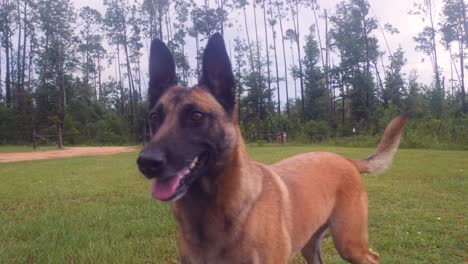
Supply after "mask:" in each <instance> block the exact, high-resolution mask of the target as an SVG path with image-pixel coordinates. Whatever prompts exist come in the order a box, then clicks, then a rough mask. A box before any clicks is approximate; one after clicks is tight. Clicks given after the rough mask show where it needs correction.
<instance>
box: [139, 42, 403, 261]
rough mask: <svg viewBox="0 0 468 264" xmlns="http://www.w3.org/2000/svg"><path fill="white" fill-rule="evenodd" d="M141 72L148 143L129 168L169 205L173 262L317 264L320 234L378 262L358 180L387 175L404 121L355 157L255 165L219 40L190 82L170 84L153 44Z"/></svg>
mask: <svg viewBox="0 0 468 264" xmlns="http://www.w3.org/2000/svg"><path fill="white" fill-rule="evenodd" d="M149 73H150V81H149V91H148V94H149V102H150V110H149V122H150V130H151V140H150V141H149V143H147V144H146V146H145V147H144V148H143V150H142V151H141V153H140V155H139V157H138V160H137V163H138V167H139V169H140V171H141V172H142V173H143V174H144V176H146V177H147V178H150V179H152V180H153V184H152V195H153V197H154V198H155V199H158V200H162V201H172V203H171V206H172V211H173V213H174V215H175V218H176V220H177V223H178V227H179V253H180V262H181V263H183V264H202V263H203V264H208V263H216V264H219V263H233V264H239V263H249V264H254V263H271V264H278V263H287V261H288V260H289V259H291V258H292V257H293V256H294V255H295V254H296V253H298V252H299V251H301V252H302V254H303V256H304V258H305V259H306V260H307V263H322V259H321V257H320V245H321V242H322V239H323V237H324V235H325V233H326V231H327V230H330V232H331V234H332V236H333V240H334V243H335V246H336V248H337V250H338V251H339V253H340V255H341V256H342V257H343V258H344V259H345V260H348V261H350V262H352V263H378V262H379V255H378V254H377V253H375V252H373V251H372V250H371V249H369V248H368V246H367V240H368V238H367V194H366V192H365V190H364V186H363V184H362V182H361V175H360V173H378V172H382V171H384V170H385V169H387V168H388V166H389V165H390V163H391V161H392V158H393V156H394V154H395V152H396V150H397V148H398V145H399V142H400V137H401V134H402V129H403V127H404V125H405V123H406V121H407V118H408V117H407V115H400V116H398V117H396V118H395V119H393V120H392V121H391V122H390V124H389V125H388V127H387V128H386V129H385V132H384V135H383V139H382V141H381V143H380V145H379V146H378V148H377V150H376V151H375V153H374V154H372V155H371V156H370V157H369V158H367V159H365V160H350V159H346V158H344V157H341V156H339V155H336V154H332V153H325V152H318V153H305V154H300V155H297V156H294V157H291V158H288V159H286V160H283V161H280V162H278V163H275V164H273V165H265V164H261V163H259V162H256V161H254V160H252V159H251V158H250V157H249V154H248V153H247V150H246V147H245V144H244V140H243V138H242V135H241V132H240V129H239V125H238V120H237V119H238V117H237V115H236V113H237V111H236V103H235V82H234V76H233V73H232V69H231V64H230V61H229V57H228V55H227V52H226V48H225V44H224V41H223V39H222V37H221V35H219V34H215V35H214V36H212V37H211V38H210V39H209V41H208V44H207V47H206V49H205V52H204V54H203V61H202V74H201V78H200V81H199V83H198V85H196V86H194V87H191V88H187V87H182V86H179V85H178V84H177V77H176V70H175V64H174V60H173V57H172V54H171V52H170V51H169V49H168V48H167V47H166V45H165V44H164V43H162V42H161V41H159V40H154V41H153V43H152V45H151V54H150V65H149Z"/></svg>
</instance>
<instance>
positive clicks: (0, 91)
mask: <svg viewBox="0 0 468 264" xmlns="http://www.w3.org/2000/svg"><path fill="white" fill-rule="evenodd" d="M1 62H2V45H1V43H0V102H1V101H2V100H3V88H2V80H3V78H2V63H1Z"/></svg>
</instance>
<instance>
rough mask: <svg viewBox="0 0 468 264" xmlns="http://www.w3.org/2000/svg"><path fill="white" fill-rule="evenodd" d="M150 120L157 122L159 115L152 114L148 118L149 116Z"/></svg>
mask: <svg viewBox="0 0 468 264" xmlns="http://www.w3.org/2000/svg"><path fill="white" fill-rule="evenodd" d="M149 118H150V120H151V121H153V122H155V121H158V120H159V115H158V114H156V113H152V114H151V115H150V116H149Z"/></svg>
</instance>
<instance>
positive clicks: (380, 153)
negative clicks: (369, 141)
mask: <svg viewBox="0 0 468 264" xmlns="http://www.w3.org/2000/svg"><path fill="white" fill-rule="evenodd" d="M410 116H411V113H410V112H405V113H403V114H401V115H399V116H397V117H395V118H394V119H393V120H392V121H390V123H389V124H388V125H387V127H386V128H385V131H384V134H383V137H382V140H381V141H380V144H379V146H378V147H377V149H376V150H375V152H374V153H373V154H372V155H370V156H369V157H368V158H367V159H364V160H353V161H352V162H353V163H354V164H355V165H356V167H357V168H358V170H359V172H361V173H382V172H384V171H385V170H387V169H388V168H389V167H390V165H391V164H392V160H393V156H394V155H395V152H396V151H397V149H398V145H400V139H401V135H402V133H403V128H404V127H405V124H406V122H407V121H408V119H409V117H410Z"/></svg>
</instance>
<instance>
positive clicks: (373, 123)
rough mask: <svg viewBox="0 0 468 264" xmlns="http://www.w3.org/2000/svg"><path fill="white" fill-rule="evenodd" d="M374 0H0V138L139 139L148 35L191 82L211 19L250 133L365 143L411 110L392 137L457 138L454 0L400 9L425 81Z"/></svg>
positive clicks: (410, 142) (463, 119)
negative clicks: (326, 0) (408, 19)
mask: <svg viewBox="0 0 468 264" xmlns="http://www.w3.org/2000/svg"><path fill="white" fill-rule="evenodd" d="M372 2H373V1H368V0H344V1H342V2H338V4H337V5H336V6H335V7H334V8H333V9H326V8H323V7H322V6H321V1H320V0H282V1H280V0H203V1H202V0H197V1H193V0H102V5H103V7H104V9H102V10H101V8H96V7H95V6H84V7H80V8H76V7H75V5H74V2H73V1H71V0H0V43H1V45H0V144H31V145H32V144H33V142H37V144H45V143H49V144H57V145H58V146H59V147H62V145H77V144H89V145H94V144H96V145H110V144H137V143H141V142H144V140H145V139H146V134H147V132H146V131H147V129H146V127H147V125H146V120H147V116H146V112H147V107H148V105H147V98H146V94H147V93H146V90H147V86H148V84H147V82H148V80H147V79H148V77H147V64H148V52H147V50H148V45H149V43H150V42H151V40H152V39H155V38H159V39H162V40H163V41H164V42H166V43H167V45H168V47H169V48H170V50H171V51H172V53H173V55H174V58H175V62H176V67H177V74H178V80H179V83H180V84H181V85H186V86H192V85H195V84H196V83H197V80H198V78H199V75H200V58H201V56H202V53H203V48H204V45H205V43H206V40H207V39H208V37H209V36H211V35H212V34H214V33H216V32H220V33H221V34H223V35H225V36H226V37H227V36H229V40H227V41H226V45H227V46H228V47H229V55H230V58H231V63H232V68H233V70H234V74H235V76H236V82H237V97H238V98H237V101H238V106H239V107H238V111H239V113H238V114H239V120H240V125H241V129H242V131H243V134H244V137H245V138H246V139H247V140H248V141H249V142H258V143H262V142H267V141H270V140H272V138H273V137H272V135H275V134H276V133H277V132H278V131H286V132H287V133H288V140H289V141H293V142H307V143H319V142H326V143H331V144H340V145H349V144H357V145H361V146H367V145H369V146H371V145H372V146H373V145H374V144H375V143H376V142H378V138H379V135H378V134H379V133H382V130H383V128H384V126H385V124H386V123H387V122H388V121H389V120H390V118H391V117H393V116H395V115H397V114H398V113H401V112H404V111H411V112H412V115H413V120H412V122H411V123H410V127H409V129H408V131H407V132H406V135H405V138H404V141H403V146H406V147H415V148H458V149H468V136H467V135H468V102H466V82H465V72H466V71H467V70H468V65H467V63H466V62H465V59H467V58H466V56H467V47H468V33H467V32H468V21H467V19H466V13H467V7H466V5H465V2H464V0H439V1H436V0H416V1H415V3H414V5H413V9H412V10H409V13H408V14H401V15H402V16H414V17H418V18H419V19H421V20H422V21H423V22H424V25H425V26H424V27H421V28H420V32H419V33H418V34H417V35H414V36H412V41H414V42H415V43H416V48H415V51H416V52H418V53H420V55H421V57H422V58H425V61H424V63H428V64H430V65H431V69H432V72H431V73H432V79H431V80H430V81H421V80H420V77H419V76H418V72H417V69H407V66H408V65H407V57H406V56H407V55H406V54H407V53H408V52H409V51H408V50H404V49H403V48H402V47H399V48H395V47H390V46H389V45H388V43H387V39H391V38H392V37H393V36H394V35H396V34H399V32H400V30H401V29H398V28H396V27H395V26H392V25H391V24H389V23H387V22H386V21H381V20H380V19H379V18H378V17H376V16H374V15H373V14H374V12H373V11H372V10H373V9H372V8H373V6H372ZM435 2H437V5H438V8H437V9H435V8H434V6H435ZM305 12H307V14H311V15H310V16H307V18H309V19H303V17H304V16H303V15H302V14H303V13H305ZM305 26H306V28H308V30H306V31H304V30H300V29H303V28H305ZM226 39H227V38H226ZM382 39H383V41H382ZM442 50H444V54H449V57H448V58H441V57H442V56H441V55H440V54H441V52H442ZM441 60H444V61H450V63H449V67H445V68H442V67H441ZM442 73H444V74H442ZM445 76H448V77H447V78H446V77H445Z"/></svg>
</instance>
